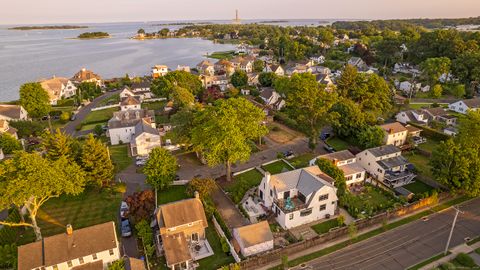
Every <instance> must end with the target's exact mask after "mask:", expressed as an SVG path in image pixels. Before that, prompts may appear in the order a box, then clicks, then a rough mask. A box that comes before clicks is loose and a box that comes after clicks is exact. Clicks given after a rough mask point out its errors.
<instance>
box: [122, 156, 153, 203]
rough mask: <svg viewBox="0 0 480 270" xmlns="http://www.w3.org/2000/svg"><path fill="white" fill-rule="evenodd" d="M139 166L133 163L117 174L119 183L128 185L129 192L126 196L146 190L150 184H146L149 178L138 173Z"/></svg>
mask: <svg viewBox="0 0 480 270" xmlns="http://www.w3.org/2000/svg"><path fill="white" fill-rule="evenodd" d="M137 168H138V167H137V166H136V165H135V162H133V163H132V164H131V165H130V166H128V167H127V168H126V169H125V170H123V171H121V172H119V173H117V175H116V179H117V181H118V182H122V183H125V184H126V185H127V192H126V193H125V196H129V195H132V194H133V193H134V192H136V191H140V190H144V189H146V188H147V186H148V184H146V183H145V180H146V179H147V177H146V176H145V175H144V174H141V173H137Z"/></svg>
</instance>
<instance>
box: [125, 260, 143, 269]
mask: <svg viewBox="0 0 480 270" xmlns="http://www.w3.org/2000/svg"><path fill="white" fill-rule="evenodd" d="M125 270H145V262H144V261H142V260H140V259H136V258H126V259H125Z"/></svg>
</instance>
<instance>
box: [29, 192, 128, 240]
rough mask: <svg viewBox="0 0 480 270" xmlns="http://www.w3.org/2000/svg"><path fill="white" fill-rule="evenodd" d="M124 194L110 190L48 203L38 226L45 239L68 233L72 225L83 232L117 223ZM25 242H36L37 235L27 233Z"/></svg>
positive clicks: (38, 219)
mask: <svg viewBox="0 0 480 270" xmlns="http://www.w3.org/2000/svg"><path fill="white" fill-rule="evenodd" d="M121 198H122V194H121V193H116V192H114V191H110V190H101V191H99V190H94V189H93V190H85V192H84V193H82V194H80V195H78V196H61V197H59V198H53V199H50V200H49V201H47V202H46V203H45V204H44V205H43V206H42V208H40V211H39V213H38V218H37V221H38V225H39V226H40V228H41V230H42V235H43V236H50V235H55V234H59V233H63V232H65V226H66V225H67V224H72V226H73V229H80V228H84V227H88V226H92V225H96V224H100V223H104V222H108V221H117V215H118V211H117V210H119V209H120V201H121ZM26 232H27V233H28V235H26V236H25V237H24V238H23V239H22V242H24V241H25V242H24V243H28V242H32V241H33V240H34V235H33V231H32V230H31V229H27V230H26Z"/></svg>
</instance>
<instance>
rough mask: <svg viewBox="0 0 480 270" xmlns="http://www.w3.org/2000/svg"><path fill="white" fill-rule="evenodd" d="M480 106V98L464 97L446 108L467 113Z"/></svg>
mask: <svg viewBox="0 0 480 270" xmlns="http://www.w3.org/2000/svg"><path fill="white" fill-rule="evenodd" d="M478 108H480V98H472V99H464V100H459V101H457V102H453V103H451V104H449V105H448V109H449V110H451V111H454V112H457V113H461V114H467V112H468V111H476V110H478Z"/></svg>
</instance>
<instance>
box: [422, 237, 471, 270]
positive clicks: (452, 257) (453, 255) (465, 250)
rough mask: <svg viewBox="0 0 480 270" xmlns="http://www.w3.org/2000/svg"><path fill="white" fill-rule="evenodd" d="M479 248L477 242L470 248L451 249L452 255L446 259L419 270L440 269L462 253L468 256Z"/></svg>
mask: <svg viewBox="0 0 480 270" xmlns="http://www.w3.org/2000/svg"><path fill="white" fill-rule="evenodd" d="M477 248H480V242H477V243H475V244H473V245H471V246H469V245H467V244H462V245H459V246H456V247H454V248H452V249H450V252H451V254H450V255H447V256H445V257H442V258H440V259H439V260H437V261H434V262H432V263H430V264H427V265H425V266H424V267H422V268H419V270H429V269H433V268H435V267H438V266H440V265H442V264H444V263H447V262H449V261H451V260H453V259H455V257H457V255H458V254H460V253H465V254H468V253H471V252H475V249H477Z"/></svg>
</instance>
